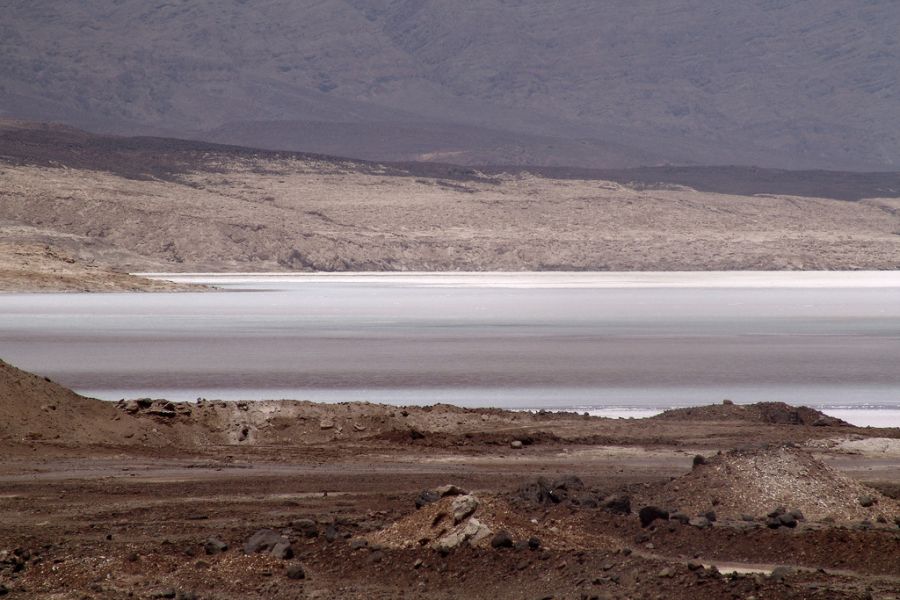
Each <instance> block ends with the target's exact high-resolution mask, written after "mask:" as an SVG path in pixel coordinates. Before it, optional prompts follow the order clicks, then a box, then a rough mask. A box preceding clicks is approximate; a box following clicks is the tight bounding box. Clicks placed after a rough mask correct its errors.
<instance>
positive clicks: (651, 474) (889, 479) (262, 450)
mask: <svg viewBox="0 0 900 600" xmlns="http://www.w3.org/2000/svg"><path fill="white" fill-rule="evenodd" d="M0 448H2V456H3V460H2V461H0V594H3V595H5V596H7V597H11V598H58V599H67V598H79V599H81V598H98V599H100V598H110V599H111V598H123V597H134V598H181V599H188V598H204V599H207V598H208V599H222V600H230V599H238V598H240V599H244V598H323V599H324V598H334V599H337V598H385V599H387V598H476V599H478V598H492V599H494V598H499V599H506V598H509V599H512V598H534V599H535V600H537V599H541V598H556V599H563V598H566V599H568V598H572V599H581V598H654V599H655V598H661V599H662V598H665V599H668V598H685V599H688V598H690V599H695V598H699V599H703V598H757V599H763V598H771V599H776V598H778V599H780V598H823V599H824V598H859V599H862V598H897V597H898V590H900V526H898V519H900V506H898V502H897V497H898V496H900V430H897V429H859V428H855V427H852V426H849V425H848V424H846V423H844V422H841V421H838V420H836V419H829V418H827V417H825V416H824V415H822V414H821V413H817V412H816V411H812V410H809V409H797V408H794V407H790V406H787V405H784V404H774V403H773V404H761V405H754V406H750V407H742V406H736V405H731V404H723V405H719V406H711V407H703V408H699V409H693V410H692V411H690V412H685V411H672V412H670V413H667V414H664V415H662V416H660V417H658V418H653V419H645V420H611V419H600V418H591V417H587V416H584V415H578V414H574V413H536V414H530V413H513V412H505V411H499V410H466V409H459V408H454V407H450V406H434V407H430V408H416V407H408V408H400V407H390V406H380V405H371V404H340V405H333V406H325V405H317V404H312V403H305V402H247V403H242V402H235V403H230V402H229V403H226V402H217V401H201V402H197V403H190V404H180V403H169V402H166V401H165V400H152V399H141V400H137V399H136V400H131V401H123V402H120V403H118V404H116V403H104V402H100V401H95V400H91V399H86V398H82V397H80V396H78V395H76V394H74V393H73V392H71V391H69V390H66V389H65V388H63V387H61V386H58V385H56V384H54V383H53V382H50V381H47V380H45V379H43V378H41V377H37V376H34V375H30V374H28V373H24V372H22V371H19V370H17V369H15V368H14V367H11V366H9V365H6V364H5V363H3V364H0Z"/></svg>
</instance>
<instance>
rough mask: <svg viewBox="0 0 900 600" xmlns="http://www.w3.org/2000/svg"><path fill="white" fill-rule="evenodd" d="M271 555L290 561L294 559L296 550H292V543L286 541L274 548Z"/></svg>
mask: <svg viewBox="0 0 900 600" xmlns="http://www.w3.org/2000/svg"><path fill="white" fill-rule="evenodd" d="M270 554H271V555H272V556H274V557H275V558H277V559H280V560H289V559H291V558H294V549H293V548H291V543H290V542H288V541H287V540H285V541H283V542H278V543H277V544H275V545H274V546H272V550H271V551H270Z"/></svg>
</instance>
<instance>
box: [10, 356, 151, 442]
mask: <svg viewBox="0 0 900 600" xmlns="http://www.w3.org/2000/svg"><path fill="white" fill-rule="evenodd" d="M130 429H131V428H129V426H128V424H127V423H123V422H122V419H121V417H120V415H119V413H118V411H117V410H116V408H115V406H113V405H112V404H110V403H107V402H102V401H100V400H93V399H90V398H84V397H83V396H79V395H78V394H76V393H75V392H73V391H72V390H70V389H68V388H65V387H63V386H61V385H58V384H56V383H53V382H52V381H50V380H49V379H46V378H43V377H38V376H37V375H33V374H31V373H27V372H25V371H22V370H20V369H17V368H15V367H13V366H11V365H9V364H7V363H5V362H3V361H2V360H0V439H5V440H15V441H37V440H52V441H56V442H60V443H73V442H75V443H79V444H103V443H109V442H110V441H118V440H122V439H125V436H126V435H128V434H132V435H133V434H134V433H135V432H134V430H130Z"/></svg>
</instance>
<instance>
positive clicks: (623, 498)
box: [601, 494, 631, 515]
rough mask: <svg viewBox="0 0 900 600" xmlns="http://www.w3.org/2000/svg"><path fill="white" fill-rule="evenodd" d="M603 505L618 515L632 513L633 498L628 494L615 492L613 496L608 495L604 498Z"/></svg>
mask: <svg viewBox="0 0 900 600" xmlns="http://www.w3.org/2000/svg"><path fill="white" fill-rule="evenodd" d="M601 506H603V508H604V509H606V510H608V511H609V512H611V513H615V514H618V515H630V514H631V498H630V497H628V496H627V495H626V494H613V495H612V496H607V497H606V498H605V499H604V500H603V503H602V504H601Z"/></svg>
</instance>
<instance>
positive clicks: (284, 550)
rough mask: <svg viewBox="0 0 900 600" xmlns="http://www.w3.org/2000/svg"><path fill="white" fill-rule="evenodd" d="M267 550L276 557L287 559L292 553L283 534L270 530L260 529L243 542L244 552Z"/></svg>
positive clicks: (252, 552) (289, 544) (255, 552)
mask: <svg viewBox="0 0 900 600" xmlns="http://www.w3.org/2000/svg"><path fill="white" fill-rule="evenodd" d="M262 552H268V553H270V554H272V555H273V556H276V557H277V558H282V559H287V558H291V557H293V555H294V551H293V549H292V548H291V543H290V541H289V540H288V539H287V538H286V537H284V536H283V535H281V534H279V533H277V532H275V531H273V530H271V529H260V530H259V531H257V532H256V533H254V534H253V535H252V536H250V539H248V540H247V542H246V543H245V544H244V553H245V554H259V553H262Z"/></svg>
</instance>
